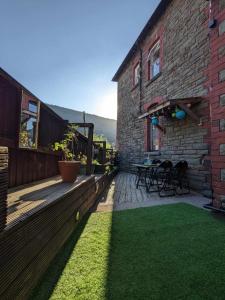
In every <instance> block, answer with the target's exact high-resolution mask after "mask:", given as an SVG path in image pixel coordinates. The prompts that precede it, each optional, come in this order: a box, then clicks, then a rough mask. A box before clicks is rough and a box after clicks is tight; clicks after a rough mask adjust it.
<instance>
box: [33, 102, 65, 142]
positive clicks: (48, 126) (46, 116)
mask: <svg viewBox="0 0 225 300" xmlns="http://www.w3.org/2000/svg"><path fill="white" fill-rule="evenodd" d="M66 127H67V123H66V122H65V121H64V120H63V119H61V118H60V117H59V116H57V115H56V114H55V113H54V112H53V111H52V110H50V109H49V108H48V107H47V106H46V105H44V104H43V103H41V106H40V123H39V137H38V145H39V146H40V147H50V146H51V145H52V144H53V143H54V142H56V141H60V140H62V139H63V136H64V133H65V130H66Z"/></svg>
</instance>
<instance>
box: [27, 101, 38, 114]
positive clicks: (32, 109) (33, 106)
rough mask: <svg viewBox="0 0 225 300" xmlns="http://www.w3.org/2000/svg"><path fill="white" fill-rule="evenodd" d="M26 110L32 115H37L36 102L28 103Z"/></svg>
mask: <svg viewBox="0 0 225 300" xmlns="http://www.w3.org/2000/svg"><path fill="white" fill-rule="evenodd" d="M28 110H29V111H31V112H33V113H37V111H38V106H37V102H34V101H29V106H28Z"/></svg>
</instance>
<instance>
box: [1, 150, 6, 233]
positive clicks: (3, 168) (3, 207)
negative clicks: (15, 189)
mask: <svg viewBox="0 0 225 300" xmlns="http://www.w3.org/2000/svg"><path fill="white" fill-rule="evenodd" d="M7 190H8V148H6V147H0V231H2V230H3V229H4V227H5V224H6V214H7Z"/></svg>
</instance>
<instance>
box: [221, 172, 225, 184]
mask: <svg viewBox="0 0 225 300" xmlns="http://www.w3.org/2000/svg"><path fill="white" fill-rule="evenodd" d="M220 179H221V181H225V169H221V171H220Z"/></svg>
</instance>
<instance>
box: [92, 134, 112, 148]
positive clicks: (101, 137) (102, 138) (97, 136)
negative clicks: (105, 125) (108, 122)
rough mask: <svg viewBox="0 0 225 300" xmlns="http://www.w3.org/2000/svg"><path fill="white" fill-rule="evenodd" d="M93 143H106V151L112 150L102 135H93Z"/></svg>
mask: <svg viewBox="0 0 225 300" xmlns="http://www.w3.org/2000/svg"><path fill="white" fill-rule="evenodd" d="M93 141H94V142H102V141H105V142H106V149H112V148H113V146H112V144H110V143H109V141H108V140H107V138H106V137H105V136H104V135H103V134H101V135H97V134H94V136H93Z"/></svg>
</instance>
